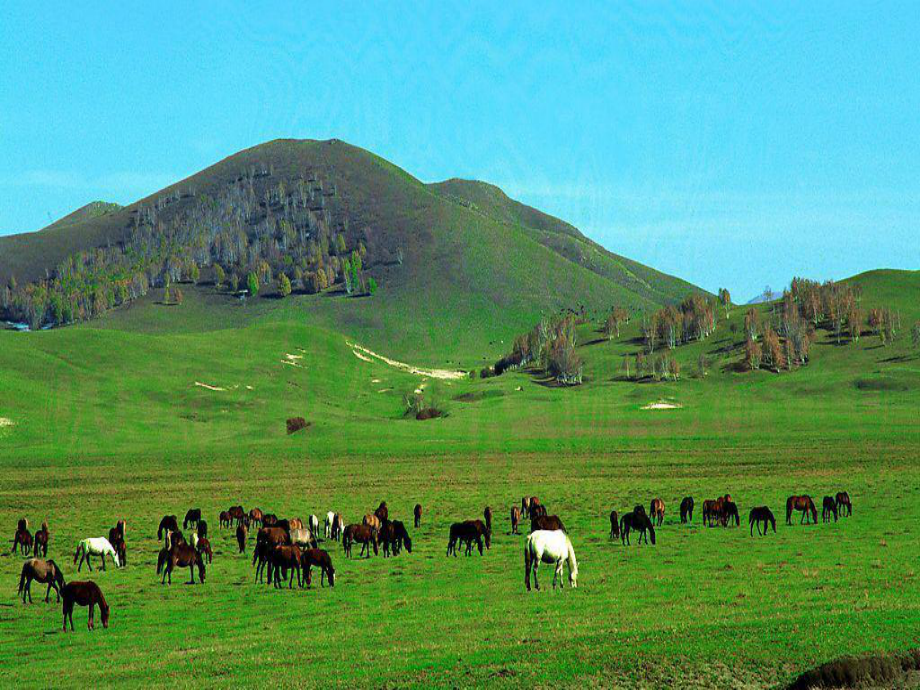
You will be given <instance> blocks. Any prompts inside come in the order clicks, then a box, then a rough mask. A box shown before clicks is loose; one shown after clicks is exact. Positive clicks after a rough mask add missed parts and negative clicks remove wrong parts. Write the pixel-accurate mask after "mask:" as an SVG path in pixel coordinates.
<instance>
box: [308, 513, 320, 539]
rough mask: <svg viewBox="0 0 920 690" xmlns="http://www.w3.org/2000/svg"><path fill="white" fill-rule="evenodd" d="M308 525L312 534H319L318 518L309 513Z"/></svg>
mask: <svg viewBox="0 0 920 690" xmlns="http://www.w3.org/2000/svg"><path fill="white" fill-rule="evenodd" d="M309 527H310V531H311V532H313V534H319V518H318V517H316V516H315V515H312V514H311V515H310V525H309Z"/></svg>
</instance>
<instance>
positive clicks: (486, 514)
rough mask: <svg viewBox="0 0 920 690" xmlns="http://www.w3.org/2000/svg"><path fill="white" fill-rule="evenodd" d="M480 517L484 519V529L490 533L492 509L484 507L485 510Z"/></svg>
mask: <svg viewBox="0 0 920 690" xmlns="http://www.w3.org/2000/svg"><path fill="white" fill-rule="evenodd" d="M482 517H483V518H485V521H486V529H488V530H489V531H490V532H491V531H492V508H491V507H490V506H486V508H485V510H483V511H482Z"/></svg>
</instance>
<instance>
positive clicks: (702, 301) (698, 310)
mask: <svg viewBox="0 0 920 690" xmlns="http://www.w3.org/2000/svg"><path fill="white" fill-rule="evenodd" d="M726 294H727V293H726ZM717 308H718V302H716V301H711V300H708V299H706V297H704V296H703V295H700V294H694V295H690V296H688V297H687V298H686V299H684V301H683V302H681V303H680V304H679V305H677V306H674V305H668V306H667V307H664V308H662V309H659V310H658V311H656V312H654V313H653V314H652V315H651V316H645V317H643V319H642V340H643V342H644V343H645V350H646V353H647V354H649V355H651V354H654V352H655V350H656V349H658V347H660V346H665V347H667V348H668V349H669V350H673V349H674V348H676V347H677V346H678V345H683V344H684V343H689V342H691V341H693V340H703V339H704V338H707V337H709V336H710V335H712V333H713V332H714V331H715V329H716V309H717Z"/></svg>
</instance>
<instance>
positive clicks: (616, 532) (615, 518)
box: [610, 510, 620, 539]
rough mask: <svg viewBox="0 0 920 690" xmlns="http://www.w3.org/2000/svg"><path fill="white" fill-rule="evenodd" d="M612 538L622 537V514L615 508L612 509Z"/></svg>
mask: <svg viewBox="0 0 920 690" xmlns="http://www.w3.org/2000/svg"><path fill="white" fill-rule="evenodd" d="M610 538H611V539H619V538H620V516H619V515H618V514H617V511H615V510H611V511H610Z"/></svg>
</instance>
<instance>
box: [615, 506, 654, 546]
mask: <svg viewBox="0 0 920 690" xmlns="http://www.w3.org/2000/svg"><path fill="white" fill-rule="evenodd" d="M633 530H635V531H636V532H638V533H639V542H638V543H639V544H641V543H642V538H643V537H645V543H646V544H648V540H649V535H651V538H652V546H654V545H655V528H654V527H653V526H652V521H651V520H649V519H648V515H646V514H645V511H644V510H643V511H642V512H641V513H640V512H638V511H633V512H631V513H626V515H624V516H623V517H622V518H620V539H621V540H622V542H623V543H624V544H626V545H627V546H629V545H630V542H629V533H630V532H632V531H633Z"/></svg>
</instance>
